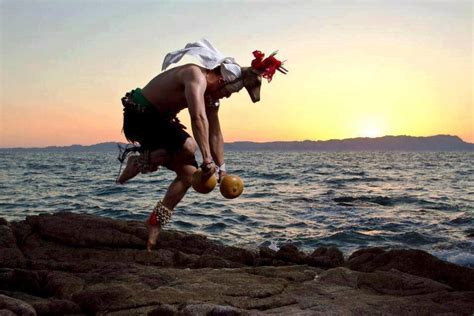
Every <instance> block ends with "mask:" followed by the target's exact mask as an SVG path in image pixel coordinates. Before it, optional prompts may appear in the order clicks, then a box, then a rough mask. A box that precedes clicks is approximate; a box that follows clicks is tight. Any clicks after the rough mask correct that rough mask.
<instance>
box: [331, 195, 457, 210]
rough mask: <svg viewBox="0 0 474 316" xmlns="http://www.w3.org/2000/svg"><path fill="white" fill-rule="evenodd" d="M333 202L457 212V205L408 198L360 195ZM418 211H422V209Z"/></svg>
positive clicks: (346, 204) (350, 204)
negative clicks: (413, 205)
mask: <svg viewBox="0 0 474 316" xmlns="http://www.w3.org/2000/svg"><path fill="white" fill-rule="evenodd" d="M332 200H333V201H334V202H336V203H338V204H339V205H342V206H355V205H356V204H357V203H359V202H363V203H371V204H378V205H382V206H395V205H401V204H415V205H417V206H418V207H420V208H426V209H432V210H442V211H458V210H459V206H458V205H451V204H448V203H443V202H432V201H428V200H425V199H420V198H416V197H410V196H395V197H388V196H383V195H374V196H370V195H361V196H341V197H336V198H333V199H332ZM420 211H423V210H422V209H421V210H420Z"/></svg>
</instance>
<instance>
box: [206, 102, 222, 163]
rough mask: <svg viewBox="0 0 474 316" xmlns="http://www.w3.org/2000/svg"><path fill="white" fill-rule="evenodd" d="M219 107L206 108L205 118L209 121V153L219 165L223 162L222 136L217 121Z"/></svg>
mask: <svg viewBox="0 0 474 316" xmlns="http://www.w3.org/2000/svg"><path fill="white" fill-rule="evenodd" d="M218 112H219V107H208V108H206V113H207V119H208V121H209V143H210V146H211V155H212V158H214V162H215V163H216V164H217V165H218V166H221V165H222V164H223V163H224V137H223V136H222V132H221V125H220V123H219V115H218Z"/></svg>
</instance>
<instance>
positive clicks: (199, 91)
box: [184, 68, 212, 165]
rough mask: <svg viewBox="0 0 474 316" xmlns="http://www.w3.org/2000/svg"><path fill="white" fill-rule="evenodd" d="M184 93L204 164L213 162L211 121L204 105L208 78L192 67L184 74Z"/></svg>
mask: <svg viewBox="0 0 474 316" xmlns="http://www.w3.org/2000/svg"><path fill="white" fill-rule="evenodd" d="M184 87H185V88H184V93H185V97H186V101H187V104H188V110H189V115H190V116H191V126H192V130H193V135H194V138H195V139H196V142H197V143H198V146H199V149H200V150H201V154H202V159H203V164H204V165H207V164H209V163H211V162H212V156H211V150H210V147H209V122H208V120H207V116H206V109H205V105H204V92H205V91H206V79H205V77H203V75H202V72H201V71H200V70H199V69H195V68H191V69H189V71H187V72H186V74H185V76H184Z"/></svg>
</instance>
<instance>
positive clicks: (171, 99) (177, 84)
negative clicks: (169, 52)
mask: <svg viewBox="0 0 474 316" xmlns="http://www.w3.org/2000/svg"><path fill="white" fill-rule="evenodd" d="M207 71H208V70H207V69H205V68H202V67H199V66H197V65H194V64H186V65H183V66H179V67H176V68H172V69H170V70H167V71H165V72H163V73H161V74H159V75H158V76H156V77H155V78H153V79H152V80H151V81H150V82H149V83H148V84H147V85H146V86H145V87H144V88H143V89H142V93H143V95H144V96H145V97H146V98H147V99H148V101H150V102H151V103H152V104H153V105H155V106H156V107H157V108H158V109H159V110H160V111H163V112H175V113H177V112H179V111H181V110H183V109H185V108H186V107H187V106H188V104H187V101H186V95H185V82H186V81H187V80H189V77H196V76H197V77H199V76H202V78H196V79H197V80H199V79H201V80H205V78H206V73H207Z"/></svg>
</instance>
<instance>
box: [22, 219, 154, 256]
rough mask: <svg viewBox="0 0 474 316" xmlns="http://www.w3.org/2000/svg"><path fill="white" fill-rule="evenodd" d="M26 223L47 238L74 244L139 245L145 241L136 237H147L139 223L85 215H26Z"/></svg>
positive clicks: (81, 245) (139, 246)
mask: <svg viewBox="0 0 474 316" xmlns="http://www.w3.org/2000/svg"><path fill="white" fill-rule="evenodd" d="M26 223H27V224H28V225H29V226H31V227H32V229H33V230H34V231H35V232H37V233H38V234H39V235H40V236H42V237H45V238H46V239H51V240H55V241H59V242H61V243H62V244H67V245H70V246H75V247H125V248H142V247H143V243H144V240H146V239H142V238H140V237H139V236H140V235H141V236H142V237H145V238H146V232H145V227H144V225H143V224H142V223H138V222H132V221H130V222H125V221H120V220H115V219H111V218H105V217H97V216H93V215H88V214H74V213H57V214H53V215H46V214H45V215H39V216H29V217H27V218H26ZM98 231H100V234H98V233H97V232H98ZM140 231H141V232H142V233H141V234H140V233H139V232H140Z"/></svg>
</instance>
